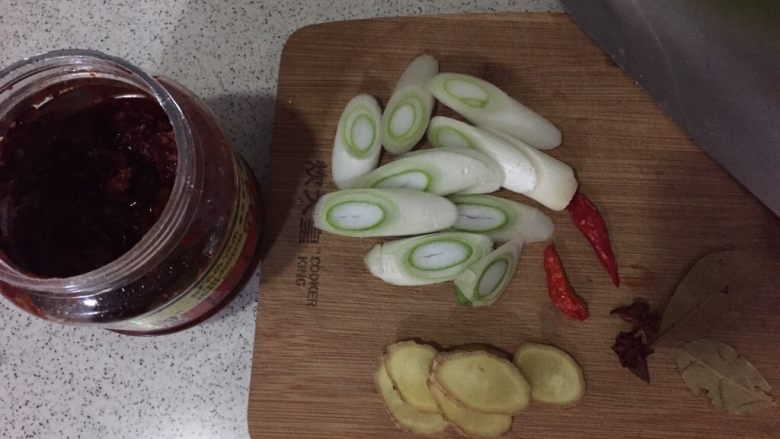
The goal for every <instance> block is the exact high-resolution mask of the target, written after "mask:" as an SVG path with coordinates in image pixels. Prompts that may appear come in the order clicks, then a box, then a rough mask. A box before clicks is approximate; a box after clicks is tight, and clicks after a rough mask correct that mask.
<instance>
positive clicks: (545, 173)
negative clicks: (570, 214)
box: [485, 130, 579, 210]
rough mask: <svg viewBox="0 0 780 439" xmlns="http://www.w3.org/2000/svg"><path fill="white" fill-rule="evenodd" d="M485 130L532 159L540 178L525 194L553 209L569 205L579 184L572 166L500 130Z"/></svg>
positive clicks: (561, 208)
mask: <svg viewBox="0 0 780 439" xmlns="http://www.w3.org/2000/svg"><path fill="white" fill-rule="evenodd" d="M485 131H486V132H487V133H489V134H492V135H494V136H496V137H498V138H500V139H502V140H504V141H506V142H507V143H510V144H511V145H513V146H514V147H515V148H517V149H518V150H520V151H523V152H524V153H525V155H526V157H528V158H529V159H530V160H531V163H532V164H533V166H534V169H536V173H537V175H538V176H539V180H538V182H537V183H536V186H534V188H533V189H532V190H531V191H530V192H527V193H524V194H523V195H525V196H527V197H528V198H531V199H532V200H536V201H538V202H540V203H542V204H544V205H545V206H546V207H547V208H549V209H552V210H563V209H565V208H566V206H568V205H569V203H570V202H571V199H572V197H574V194H575V193H576V192H577V187H578V186H579V182H578V181H577V177H575V176H574V169H572V167H571V166H569V165H567V164H566V163H564V162H562V161H560V160H558V159H556V158H555V157H552V156H550V155H547V154H545V153H543V152H542V151H539V150H537V149H534V148H531V147H530V146H528V145H526V144H525V143H523V142H522V141H521V140H518V139H515V138H514V137H512V136H508V135H506V134H504V133H500V132H498V131H492V130H485Z"/></svg>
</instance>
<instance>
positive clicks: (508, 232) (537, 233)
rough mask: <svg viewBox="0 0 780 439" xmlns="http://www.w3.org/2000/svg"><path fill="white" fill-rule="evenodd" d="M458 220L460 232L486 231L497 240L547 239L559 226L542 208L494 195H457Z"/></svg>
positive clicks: (456, 225)
mask: <svg viewBox="0 0 780 439" xmlns="http://www.w3.org/2000/svg"><path fill="white" fill-rule="evenodd" d="M449 199H450V201H452V202H453V203H455V206H457V208H458V220H457V221H456V222H455V225H454V226H452V228H453V229H454V230H457V231H459V232H470V233H484V234H485V235H488V236H490V238H491V239H493V241H495V242H507V241H511V240H515V239H521V240H523V241H525V242H536V241H544V240H546V239H549V238H550V236H552V233H553V230H554V229H555V226H554V225H553V222H552V220H551V219H550V217H548V216H547V215H545V214H544V213H543V212H542V211H540V210H539V209H536V208H534V207H531V206H526V205H525V204H522V203H518V202H516V201H512V200H508V199H506V198H501V197H496V196H493V195H453V196H451V197H449Z"/></svg>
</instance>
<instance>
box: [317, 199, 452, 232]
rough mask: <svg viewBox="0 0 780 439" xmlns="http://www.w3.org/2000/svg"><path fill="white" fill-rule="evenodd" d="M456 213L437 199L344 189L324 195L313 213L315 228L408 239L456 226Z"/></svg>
mask: <svg viewBox="0 0 780 439" xmlns="http://www.w3.org/2000/svg"><path fill="white" fill-rule="evenodd" d="M457 217H458V214H457V209H456V208H455V205H454V204H452V202H451V201H449V200H447V199H446V198H443V197H440V196H438V195H433V194H429V193H426V192H420V191H416V190H411V189H347V190H343V191H338V192H331V193H329V194H326V195H323V196H322V197H321V198H320V199H319V201H318V202H317V205H316V207H315V209H314V224H315V226H317V228H319V229H321V230H324V231H326V232H330V233H333V234H336V235H343V236H352V237H359V238H360V237H372V236H408V235H419V234H422V233H430V232H436V231H439V230H443V229H447V228H449V227H451V226H452V225H453V224H455V220H456V219H457Z"/></svg>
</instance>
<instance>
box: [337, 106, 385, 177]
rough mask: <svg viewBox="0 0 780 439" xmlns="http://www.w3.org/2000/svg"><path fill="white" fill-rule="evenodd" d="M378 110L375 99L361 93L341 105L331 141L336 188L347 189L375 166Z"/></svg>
mask: <svg viewBox="0 0 780 439" xmlns="http://www.w3.org/2000/svg"><path fill="white" fill-rule="evenodd" d="M381 118H382V109H381V108H380V107H379V103H378V102H377V100H376V98H374V97H373V96H371V95H366V94H361V95H358V96H355V97H354V98H352V100H351V101H349V103H348V104H347V106H346V107H345V108H344V111H343V112H342V113H341V119H339V125H338V128H337V129H336V139H335V141H334V142H333V156H332V160H331V166H332V170H333V181H334V182H335V183H336V186H338V187H339V189H349V188H351V187H353V186H354V184H355V182H356V181H357V180H358V179H359V178H360V177H362V176H364V175H366V174H368V173H369V172H371V171H372V170H373V169H374V168H376V165H377V163H378V162H379V152H380V150H381V149H382V147H381V142H382V133H381V130H380V126H381V125H380V121H381Z"/></svg>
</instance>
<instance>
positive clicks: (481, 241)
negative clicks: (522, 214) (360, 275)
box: [365, 232, 493, 285]
mask: <svg viewBox="0 0 780 439" xmlns="http://www.w3.org/2000/svg"><path fill="white" fill-rule="evenodd" d="M492 246H493V242H492V241H491V240H490V238H488V237H487V236H485V235H478V234H474V233H461V232H443V233H434V234H430V235H423V236H415V237H413V238H406V239H401V240H397V241H391V242H386V243H384V244H379V245H377V246H375V247H374V248H373V249H372V250H371V251H370V252H369V253H368V255H366V258H365V263H366V266H367V267H368V269H369V270H370V271H371V273H372V274H373V275H374V276H377V277H378V278H380V279H382V280H384V281H385V282H387V283H390V284H393V285H427V284H432V283H438V282H445V281H449V280H452V279H454V278H455V276H457V275H458V273H460V272H461V271H463V269H465V268H466V267H468V266H470V265H472V264H473V263H474V262H476V261H478V260H480V259H482V257H484V256H485V255H486V254H488V253H489V252H490V249H491V248H492Z"/></svg>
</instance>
